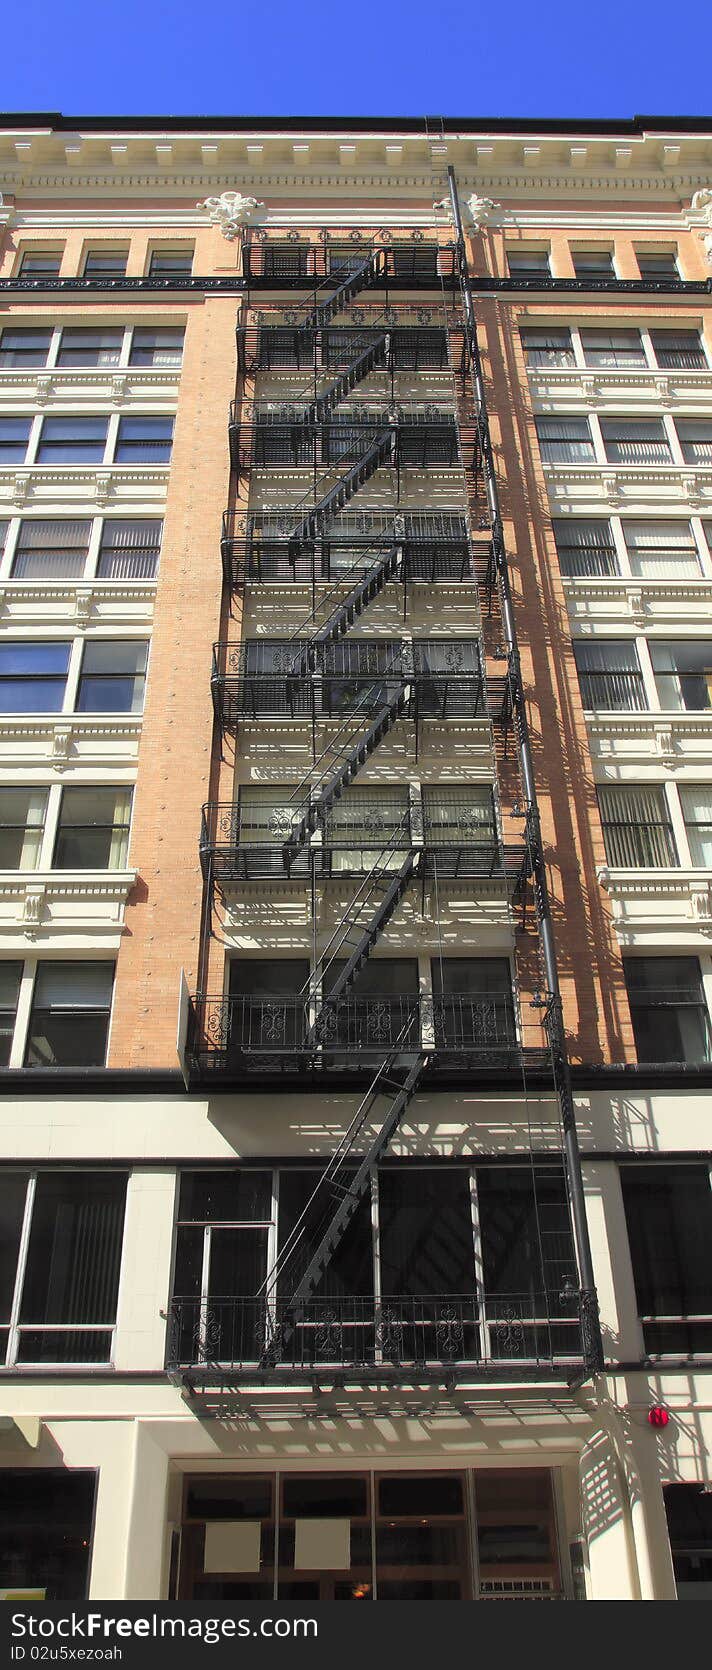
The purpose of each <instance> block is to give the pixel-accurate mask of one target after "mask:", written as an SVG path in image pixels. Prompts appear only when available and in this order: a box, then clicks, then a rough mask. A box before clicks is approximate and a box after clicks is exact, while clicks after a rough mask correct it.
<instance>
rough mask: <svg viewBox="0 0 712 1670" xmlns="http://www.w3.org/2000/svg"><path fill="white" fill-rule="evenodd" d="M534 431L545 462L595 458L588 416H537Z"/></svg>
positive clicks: (564, 462) (568, 461)
mask: <svg viewBox="0 0 712 1670" xmlns="http://www.w3.org/2000/svg"><path fill="white" fill-rule="evenodd" d="M536 432H537V435H538V438H539V448H540V451H541V456H542V460H543V462H544V463H545V464H576V463H579V462H582V461H584V462H589V461H593V460H594V459H595V456H596V454H595V452H594V447H593V441H592V439H591V429H590V426H589V421H588V418H585V417H583V418H577V417H564V418H554V417H538V418H537V419H536Z"/></svg>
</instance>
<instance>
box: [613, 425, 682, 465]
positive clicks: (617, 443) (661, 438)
mask: <svg viewBox="0 0 712 1670" xmlns="http://www.w3.org/2000/svg"><path fill="white" fill-rule="evenodd" d="M601 434H602V436H603V447H604V451H605V454H606V458H607V460H608V463H609V464H669V463H670V461H671V456H672V455H671V452H670V447H669V445H668V439H667V435H666V433H665V425H664V423H663V421H662V418H648V419H643V418H601Z"/></svg>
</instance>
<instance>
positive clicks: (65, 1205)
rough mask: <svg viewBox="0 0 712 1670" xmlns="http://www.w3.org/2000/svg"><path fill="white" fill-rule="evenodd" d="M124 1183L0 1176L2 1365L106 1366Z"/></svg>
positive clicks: (93, 1175)
mask: <svg viewBox="0 0 712 1670" xmlns="http://www.w3.org/2000/svg"><path fill="white" fill-rule="evenodd" d="M127 1180H128V1179H127V1175H126V1173H125V1172H110V1171H93V1172H92V1171H40V1172H38V1173H37V1174H35V1173H30V1174H29V1175H28V1174H27V1173H26V1172H25V1173H17V1172H15V1173H13V1172H9V1171H4V1172H2V1173H0V1198H1V1199H2V1216H3V1228H4V1230H5V1234H4V1236H3V1241H4V1247H3V1255H4V1256H3V1266H4V1268H3V1270H2V1278H3V1279H2V1281H1V1283H0V1291H1V1292H2V1299H3V1309H4V1312H5V1315H4V1317H3V1320H4V1321H6V1324H7V1325H6V1327H5V1328H4V1329H3V1330H2V1334H3V1336H4V1338H3V1344H4V1347H5V1350H4V1352H3V1355H2V1361H3V1362H7V1363H9V1364H12V1363H106V1362H109V1361H110V1360H111V1355H112V1345H113V1331H114V1326H115V1323H116V1301H117V1297H118V1289H119V1271H120V1268H121V1244H122V1240H123V1230H124V1212H125V1206H126V1185H127ZM23 1231H24V1233H23Z"/></svg>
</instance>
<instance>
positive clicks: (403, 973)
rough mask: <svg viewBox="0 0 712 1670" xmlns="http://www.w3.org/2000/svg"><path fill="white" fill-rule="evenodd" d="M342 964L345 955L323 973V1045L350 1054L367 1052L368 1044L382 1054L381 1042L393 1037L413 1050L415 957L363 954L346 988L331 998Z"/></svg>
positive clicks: (415, 1033)
mask: <svg viewBox="0 0 712 1670" xmlns="http://www.w3.org/2000/svg"><path fill="white" fill-rule="evenodd" d="M346 949H347V951H348V950H350V949H351V947H350V946H347V947H346ZM345 967H346V957H345V956H344V957H334V958H332V961H331V962H330V963H329V964H328V965H327V967H326V969H325V972H324V979H323V992H324V998H325V1005H324V1019H325V1021H326V1027H325V1031H324V1049H325V1050H329V1049H331V1048H336V1049H337V1050H339V1051H342V1052H343V1051H344V1050H345V1051H346V1052H347V1054H348V1055H349V1056H350V1057H353V1052H354V1050H359V1051H366V1052H368V1050H369V1048H370V1049H374V1048H375V1050H376V1051H377V1052H380V1053H381V1054H382V1052H383V1049H384V1047H388V1046H390V1045H391V1044H395V1043H397V1042H398V1041H399V1040H400V1042H401V1043H402V1045H403V1048H404V1049H406V1048H409V1049H413V1048H416V1049H417V1047H418V1044H419V1042H420V1036H419V1003H418V964H417V961H416V959H415V957H369V958H368V960H367V961H366V962H364V963H363V965H362V967H361V968H360V969H359V971H358V973H357V974H356V976H355V978H354V981H353V984H352V985H351V986H350V987H349V990H348V991H346V992H344V994H343V995H342V996H339V995H338V993H337V995H336V997H335V998H333V1000H332V993H333V992H334V990H335V987H336V985H337V982H338V981H339V980H340V978H341V975H342V974H343V972H344V969H345ZM362 1059H365V1058H363V1057H362ZM376 1059H378V1055H377V1057H376Z"/></svg>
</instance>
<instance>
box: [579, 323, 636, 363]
mask: <svg viewBox="0 0 712 1670" xmlns="http://www.w3.org/2000/svg"><path fill="white" fill-rule="evenodd" d="M581 342H582V344H583V354H584V359H585V361H586V364H587V365H594V366H601V367H602V368H606V367H609V368H610V369H612V370H616V369H625V367H626V366H628V365H645V364H646V359H645V353H644V351H643V343H642V341H641V336H640V331H636V330H617V331H599V330H585V329H583V330H582V331H581Z"/></svg>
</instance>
